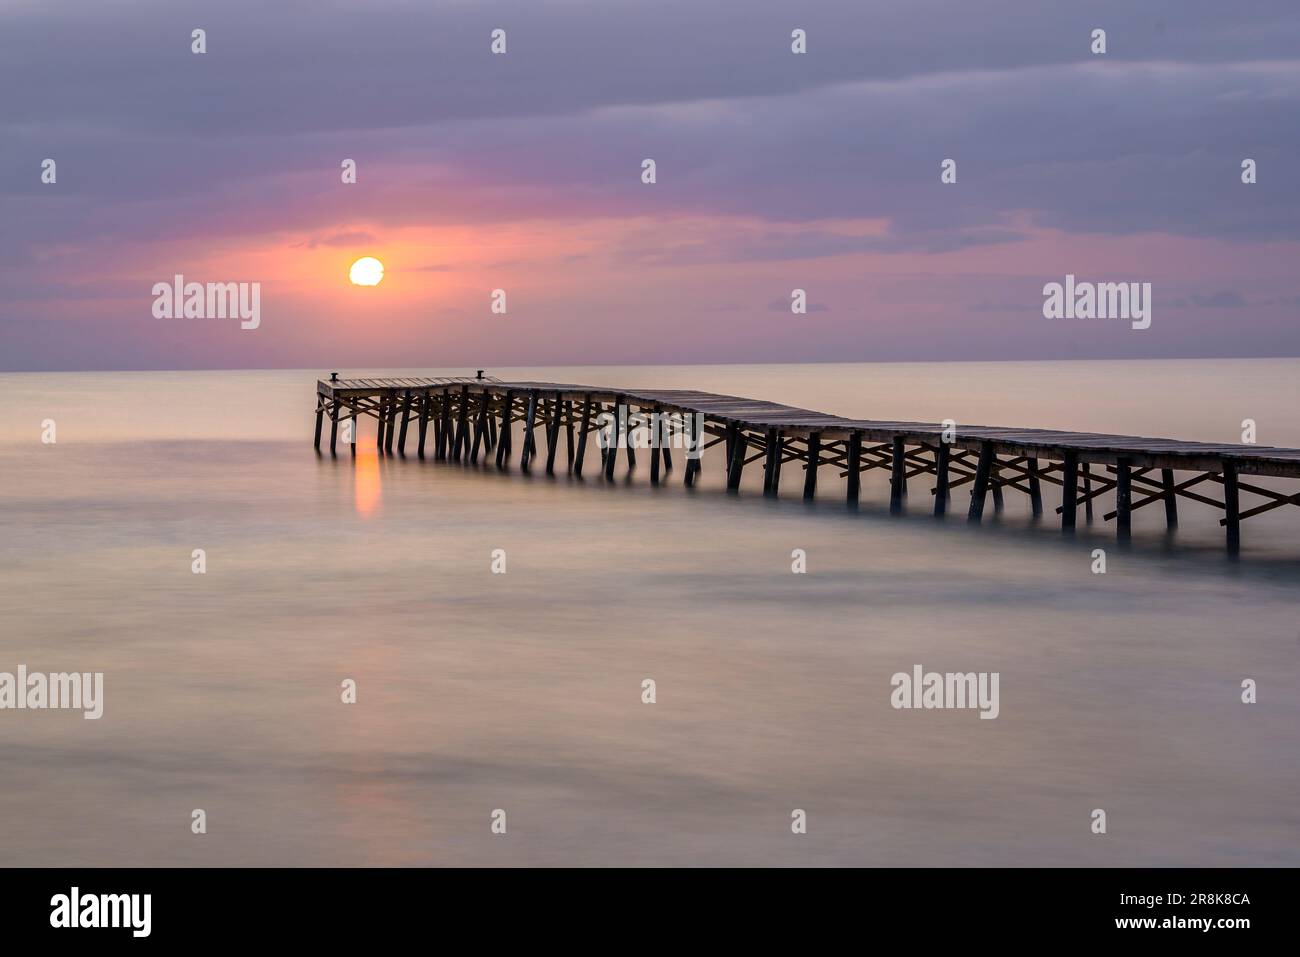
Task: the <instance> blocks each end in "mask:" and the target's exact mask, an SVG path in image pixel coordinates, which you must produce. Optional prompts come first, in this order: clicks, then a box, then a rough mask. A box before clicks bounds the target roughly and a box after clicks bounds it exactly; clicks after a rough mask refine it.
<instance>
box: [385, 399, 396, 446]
mask: <svg viewBox="0 0 1300 957" xmlns="http://www.w3.org/2000/svg"><path fill="white" fill-rule="evenodd" d="M396 431H397V395H396V393H394V394H393V395H390V396H389V397H388V426H387V428H386V429H385V430H384V452H385V454H387V455H392V454H393V439H394V438H396V436H395V435H394V434H393V433H394V432H396Z"/></svg>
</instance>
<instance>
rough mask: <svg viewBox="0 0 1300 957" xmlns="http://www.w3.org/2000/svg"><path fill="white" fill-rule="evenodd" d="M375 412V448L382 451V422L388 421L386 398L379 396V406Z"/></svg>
mask: <svg viewBox="0 0 1300 957" xmlns="http://www.w3.org/2000/svg"><path fill="white" fill-rule="evenodd" d="M376 412H377V419H378V421H377V423H376V425H375V448H376V449H378V450H379V451H380V452H382V451H384V424H385V423H386V422H387V421H388V400H387V399H386V398H384V397H383V396H380V397H379V408H378V409H377V410H376Z"/></svg>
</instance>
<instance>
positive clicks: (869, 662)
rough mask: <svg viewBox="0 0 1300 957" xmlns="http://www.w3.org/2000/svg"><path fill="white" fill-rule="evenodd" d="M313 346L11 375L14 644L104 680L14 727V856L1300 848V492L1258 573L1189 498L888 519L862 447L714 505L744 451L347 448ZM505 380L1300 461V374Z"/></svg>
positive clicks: (1146, 855)
mask: <svg viewBox="0 0 1300 957" xmlns="http://www.w3.org/2000/svg"><path fill="white" fill-rule="evenodd" d="M324 371H326V370H308V371H299V372H292V371H288V372H286V371H276V372H185V373H105V374H13V375H3V376H0V396H2V397H3V402H2V403H0V409H2V411H0V471H2V479H0V515H3V523H2V530H0V621H2V622H3V627H0V671H8V672H14V671H16V669H17V667H18V666H19V665H20V664H24V665H26V666H27V667H28V669H29V670H31V671H71V670H76V671H92V672H94V671H102V672H103V673H104V675H105V705H104V716H103V718H102V719H100V720H98V721H88V720H83V718H82V717H81V714H80V712H69V711H10V710H6V711H0V762H2V766H3V786H2V787H0V821H2V822H4V837H3V840H0V864H27V865H42V864H48V865H54V864H68V865H72V864H77V865H146V864H159V865H175V864H216V865H235V864H251V865H272V864H301V865H325V864H341V865H346V864H360V865H381V864H383V865H387V864H397V865H419V864H457V865H495V864H557V865H558V864H578V865H594V864H627V865H632V864H651V865H662V864H745V865H754V864H868V865H932V864H954V865H1004V864H1008V865H1009V864H1029V865H1066V864H1081V865H1108V864H1114V865H1139V864H1141V865H1234V864H1240V865H1248V864H1249V865H1282V864H1288V865H1296V864H1300V810H1297V803H1296V795H1297V794H1298V793H1300V760H1298V756H1300V694H1297V692H1298V691H1300V687H1298V685H1300V616H1298V615H1297V594H1298V591H1297V583H1298V582H1300V510H1297V509H1289V510H1287V511H1289V512H1292V513H1296V514H1294V515H1293V514H1284V513H1283V512H1282V511H1278V512H1274V513H1272V514H1270V515H1268V516H1264V517H1262V518H1260V519H1255V520H1250V521H1247V522H1246V523H1245V525H1244V527H1243V540H1244V549H1243V555H1242V558H1241V560H1240V561H1238V562H1235V563H1234V562H1231V561H1229V560H1227V559H1226V558H1225V557H1224V555H1223V550H1222V533H1221V530H1220V529H1219V528H1218V526H1217V522H1216V518H1217V516H1215V515H1213V514H1211V512H1210V510H1209V509H1201V510H1198V507H1196V506H1192V507H1186V506H1185V507H1184V509H1183V524H1182V527H1181V528H1180V529H1179V530H1178V532H1177V534H1176V537H1174V538H1173V539H1170V537H1169V536H1167V535H1166V533H1165V530H1164V528H1163V515H1162V514H1161V513H1160V512H1159V511H1158V507H1153V508H1148V509H1143V510H1141V511H1139V512H1137V513H1136V514H1135V518H1134V541H1133V543H1132V545H1131V547H1128V548H1124V549H1121V548H1118V547H1116V545H1115V543H1114V539H1113V532H1112V530H1111V529H1110V527H1109V526H1108V525H1106V524H1105V523H1103V522H1102V521H1101V519H1100V513H1099V515H1098V518H1097V521H1096V523H1095V524H1094V525H1092V526H1091V527H1088V526H1081V527H1080V529H1079V531H1078V534H1077V535H1076V536H1075V537H1073V538H1072V539H1066V538H1063V537H1062V535H1061V534H1060V532H1059V530H1058V529H1057V528H1056V527H1055V523H1054V522H1053V521H1050V520H1045V521H1044V523H1043V524H1042V525H1039V526H1035V525H1034V523H1033V521H1032V520H1031V518H1030V516H1029V509H1028V504H1027V502H1026V501H1025V500H1024V497H1023V496H1020V495H1019V494H1017V493H1014V492H1009V493H1008V495H1007V503H1006V510H1005V511H1004V512H1003V513H1002V514H1000V515H997V516H995V515H993V514H992V513H991V509H990V513H989V514H988V515H987V517H986V520H985V524H984V526H983V527H982V528H978V529H973V528H968V527H967V525H966V522H965V520H964V516H963V515H962V514H961V512H962V509H961V507H960V506H958V507H956V508H954V510H953V511H954V513H955V514H954V515H952V516H951V517H949V518H948V519H947V520H939V521H936V520H935V519H934V518H933V517H932V516H931V515H930V514H929V505H930V496H929V494H928V488H927V487H926V486H925V485H924V484H923V483H921V482H919V481H917V480H914V484H913V488H912V496H911V499H910V502H911V505H912V511H911V512H910V513H909V514H905V515H903V516H897V517H896V516H891V515H889V513H888V503H887V489H886V486H885V475H884V473H883V472H879V471H876V472H870V473H867V476H866V482H865V486H864V502H863V505H862V507H861V508H860V509H859V510H858V511H857V512H856V513H849V512H848V511H846V510H845V507H844V506H843V504H842V501H841V497H842V491H843V484H842V482H841V481H840V480H838V479H835V478H832V477H831V472H830V470H828V471H827V473H826V475H825V476H824V478H823V481H822V484H821V489H822V491H823V496H822V498H821V500H819V501H818V502H817V503H816V504H815V505H813V506H811V507H810V506H808V505H805V504H804V503H803V502H801V501H799V500H798V497H797V496H798V482H797V478H795V477H793V475H792V476H787V478H786V481H785V482H784V483H783V484H784V485H785V486H786V488H785V490H784V497H783V498H782V499H781V500H780V501H775V502H774V501H767V500H764V499H763V498H762V496H761V494H760V493H759V492H758V491H757V490H756V489H754V488H753V487H750V486H747V487H746V489H745V490H743V491H742V493H741V494H740V495H739V496H728V495H727V494H726V492H725V491H724V490H723V489H722V488H721V486H722V484H723V483H722V478H723V475H722V463H721V457H720V455H718V454H717V450H711V451H710V453H709V454H708V455H706V457H705V462H704V476H703V478H704V481H703V483H702V485H701V486H700V487H699V488H697V489H695V490H687V489H684V488H683V487H682V485H681V465H680V461H679V463H678V468H677V470H676V471H675V472H674V473H673V474H672V476H671V478H670V480H669V481H668V483H667V484H666V485H664V486H663V487H660V488H650V487H649V484H648V475H647V472H648V468H647V467H646V463H645V462H644V461H643V462H642V463H641V468H640V469H639V470H638V472H637V473H636V474H635V475H634V476H633V477H632V478H631V479H630V480H625V479H624V478H623V477H622V474H621V472H622V470H621V468H620V477H619V478H618V480H617V481H616V482H615V483H614V484H613V485H612V486H611V485H607V484H606V483H605V482H604V481H602V480H600V479H599V478H596V477H594V473H595V469H592V470H591V472H592V476H589V477H588V479H587V480H586V481H578V480H574V479H572V478H570V477H568V476H564V475H560V476H557V477H555V478H548V477H546V476H545V475H543V474H541V471H540V470H535V471H534V473H533V474H532V475H531V476H525V475H521V474H520V473H519V472H518V470H517V469H513V470H511V471H510V472H508V473H505V474H501V473H498V472H497V471H496V470H495V469H494V468H490V467H482V466H480V467H465V466H460V465H448V464H443V463H434V462H432V461H428V462H423V463H422V462H419V461H417V460H416V459H415V458H414V456H413V455H412V456H411V457H410V458H408V459H406V460H398V459H379V458H377V457H376V455H375V452H374V446H373V431H372V428H373V427H372V426H371V425H370V424H367V425H366V426H365V431H364V432H363V435H362V439H361V444H360V446H359V449H358V456H357V459H356V460H355V461H353V460H352V459H350V458H349V457H346V456H343V457H340V458H339V459H337V460H332V459H331V458H329V456H328V455H326V456H324V457H318V456H317V455H316V454H315V453H314V452H313V450H312V447H311V430H312V423H313V415H312V412H313V407H314V389H315V380H316V378H317V377H318V376H320V375H321V374H322V373H323V372H324ZM343 371H344V372H345V374H347V375H361V374H382V373H384V372H385V371H387V372H390V373H395V374H403V375H418V374H430V375H437V374H444V375H448V374H455V375H459V374H465V373H466V370H463V369H445V370H434V369H421V370H357V369H349V370H343ZM488 371H489V373H490V374H493V375H497V376H499V377H502V378H516V377H518V378H524V379H536V380H554V381H561V382H579V383H589V384H593V385H612V386H622V387H626V388H635V387H644V388H650V387H661V388H693V389H705V390H712V391H717V392H725V393H731V394H737V395H746V396H754V397H759V398H766V399H772V400H776V401H782V402H787V403H790V404H794V405H799V406H804V407H808V408H813V409H819V410H823V411H827V412H835V413H840V414H845V415H853V416H859V417H869V418H877V419H916V420H931V421H937V420H941V419H944V418H952V419H954V420H956V421H957V422H960V423H971V424H990V425H1029V426H1038V427H1044V428H1066V429H1070V430H1091V431H1115V432H1124V433H1132V434H1145V435H1157V436H1160V435H1163V436H1172V437H1178V438H1190V439H1201V440H1208V441H1230V442H1231V441H1240V437H1241V427H1242V426H1241V423H1242V420H1243V419H1247V418H1249V419H1253V420H1255V422H1256V424H1257V429H1258V437H1259V442H1260V443H1261V444H1273V445H1292V446H1300V416H1297V409H1300V360H1284V361H1271V360H1268V361H1265V360H1260V361H1204V362H1202V361H1169V362H1063V363H1005V364H987V363H981V364H974V363H972V364H906V365H905V364H888V365H787V366H728V367H665V368H648V367H638V368H572V369H490V370H488ZM46 419H52V420H54V423H55V428H56V430H57V431H56V437H57V441H56V442H55V443H54V444H44V443H42V441H41V435H42V429H43V425H42V423H43V422H44V420H46ZM516 447H517V446H516ZM790 468H793V467H792V466H791V467H790ZM960 501H961V497H960V496H959V497H957V498H955V499H954V502H955V503H957V502H960ZM1055 504H1056V501H1055V498H1054V496H1049V500H1048V506H1049V508H1048V512H1049V514H1050V512H1051V510H1052V508H1053V507H1054V506H1055ZM200 548H201V549H203V550H204V551H205V552H206V561H207V571H206V574H203V575H196V574H192V573H191V561H192V559H191V554H192V552H193V550H194V549H200ZM1096 548H1104V549H1106V551H1107V573H1106V574H1104V575H1096V574H1093V573H1092V570H1091V569H1092V566H1093V557H1092V551H1093V549H1096ZM494 549H504V550H505V552H506V556H507V573H506V574H504V575H494V574H492V573H491V569H490V564H491V553H492V552H493V550H494ZM794 549H803V550H804V551H805V552H806V555H807V573H806V574H802V575H796V574H792V573H791V553H792V551H793V550H794ZM917 664H920V665H922V666H923V667H924V668H925V669H926V670H935V671H940V672H947V671H962V672H965V671H977V672H997V673H999V675H1000V715H999V717H998V718H997V719H996V720H980V719H979V717H978V714H977V712H975V711H970V710H965V711H961V710H949V711H940V710H935V711H908V710H894V709H893V708H892V707H891V706H890V693H891V686H890V678H891V676H892V675H893V674H894V673H895V672H899V671H905V672H910V671H911V669H912V668H913V666H914V665H917ZM647 678H650V679H653V680H654V681H655V683H656V697H657V700H656V702H655V703H654V704H652V705H651V704H643V703H642V682H643V681H644V680H645V679H647ZM1247 678H1250V679H1254V680H1255V681H1256V682H1257V684H1258V703H1257V704H1253V705H1247V704H1243V703H1242V702H1241V694H1242V690H1241V685H1242V681H1243V680H1244V679H1247ZM345 679H352V680H354V681H355V682H356V685H357V703H356V704H351V705H348V704H344V703H342V702H341V700H340V696H341V683H342V682H343V681H344V680H345ZM196 808H201V809H203V810H204V811H205V812H206V820H207V833H206V834H202V835H196V834H193V833H191V813H192V811H193V810H194V809H196ZM1099 808H1100V809H1104V810H1105V811H1106V815H1107V833H1106V834H1105V835H1094V834H1093V833H1091V830H1090V825H1091V823H1092V812H1093V810H1094V809H1099ZM496 809H501V810H504V811H505V812H506V820H507V831H506V834H504V835H494V834H493V833H492V832H491V829H490V825H491V822H492V814H493V811H494V810H496ZM794 809H802V810H804V811H806V813H807V821H808V826H807V834H804V835H795V834H792V833H791V826H790V825H791V814H792V811H793V810H794Z"/></svg>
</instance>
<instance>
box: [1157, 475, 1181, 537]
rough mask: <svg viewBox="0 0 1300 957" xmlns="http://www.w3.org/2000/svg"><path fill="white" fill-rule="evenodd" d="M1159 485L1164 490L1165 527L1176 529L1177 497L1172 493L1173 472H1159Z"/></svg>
mask: <svg viewBox="0 0 1300 957" xmlns="http://www.w3.org/2000/svg"><path fill="white" fill-rule="evenodd" d="M1160 484H1161V485H1162V486H1163V488H1164V492H1163V494H1164V499H1165V525H1166V526H1168V527H1169V528H1177V527H1178V496H1177V493H1176V492H1175V491H1174V470H1173V469H1161V470H1160Z"/></svg>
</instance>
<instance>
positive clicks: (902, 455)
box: [889, 435, 907, 514]
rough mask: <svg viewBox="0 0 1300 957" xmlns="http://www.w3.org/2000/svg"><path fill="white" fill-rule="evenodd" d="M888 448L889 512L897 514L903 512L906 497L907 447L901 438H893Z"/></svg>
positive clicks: (898, 436) (899, 436) (897, 436)
mask: <svg viewBox="0 0 1300 957" xmlns="http://www.w3.org/2000/svg"><path fill="white" fill-rule="evenodd" d="M890 448H891V449H892V452H891V453H890V460H889V510H890V511H891V512H893V513H894V514H897V513H899V512H901V511H902V510H903V498H904V497H905V496H906V495H907V447H906V445H904V443H903V437H902V436H901V435H896V436H894V438H893V441H892V443H891V445H890Z"/></svg>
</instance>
